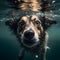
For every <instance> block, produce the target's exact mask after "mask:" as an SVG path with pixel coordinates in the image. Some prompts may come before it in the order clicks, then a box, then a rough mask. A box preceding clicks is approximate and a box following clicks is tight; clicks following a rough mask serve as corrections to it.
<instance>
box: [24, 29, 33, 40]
mask: <svg viewBox="0 0 60 60" xmlns="http://www.w3.org/2000/svg"><path fill="white" fill-rule="evenodd" d="M24 37H25V38H26V39H32V38H33V37H34V31H33V30H28V31H26V32H25V33H24Z"/></svg>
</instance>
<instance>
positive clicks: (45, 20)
mask: <svg viewBox="0 0 60 60" xmlns="http://www.w3.org/2000/svg"><path fill="white" fill-rule="evenodd" d="M42 22H43V24H42V25H43V27H44V29H45V30H46V29H47V28H48V27H50V26H51V25H52V24H56V23H57V22H56V21H55V20H52V19H50V18H47V17H44V18H43V21H42Z"/></svg>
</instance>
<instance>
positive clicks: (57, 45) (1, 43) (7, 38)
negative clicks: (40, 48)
mask: <svg viewBox="0 0 60 60" xmlns="http://www.w3.org/2000/svg"><path fill="white" fill-rule="evenodd" d="M59 2H60V1H59V0H56V3H59ZM58 8H60V6H57V7H56V14H57V15H58V16H57V17H55V19H56V21H57V24H56V25H52V26H51V27H50V28H49V29H48V30H47V32H48V34H49V40H48V46H49V47H50V49H49V50H47V60H60V18H59V17H60V16H59V14H60V12H59V11H58ZM6 9H8V6H7V5H6V2H5V0H0V12H3V11H5V10H6ZM6 12H7V11H5V12H3V14H4V13H6ZM0 16H1V17H0V20H1V18H2V14H1V13H0ZM19 50H20V44H19V42H18V41H17V38H16V36H15V35H14V34H13V33H12V31H10V29H9V27H8V26H6V25H5V23H4V22H0V60H18V54H19ZM23 60H39V58H38V59H34V58H33V57H32V56H31V55H30V54H29V53H25V56H24V59H23Z"/></svg>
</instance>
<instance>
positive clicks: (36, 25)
mask: <svg viewBox="0 0 60 60" xmlns="http://www.w3.org/2000/svg"><path fill="white" fill-rule="evenodd" d="M54 23H56V21H54V20H49V19H48V18H45V17H42V18H41V17H39V16H37V15H26V16H22V17H21V18H20V19H18V20H16V19H12V20H9V21H7V22H6V24H7V25H9V26H10V27H11V28H12V29H13V30H14V32H15V33H16V34H17V35H18V36H19V37H20V38H21V43H23V45H24V46H26V47H33V46H35V45H38V44H41V41H43V40H44V38H45V30H46V29H47V28H48V27H49V26H51V24H54Z"/></svg>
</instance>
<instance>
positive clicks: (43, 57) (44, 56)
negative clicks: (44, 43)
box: [41, 47, 46, 60]
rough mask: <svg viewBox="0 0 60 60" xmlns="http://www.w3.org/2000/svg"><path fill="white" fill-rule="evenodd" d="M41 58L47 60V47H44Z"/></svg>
mask: <svg viewBox="0 0 60 60" xmlns="http://www.w3.org/2000/svg"><path fill="white" fill-rule="evenodd" d="M41 60H46V49H45V48H44V47H43V48H42V51H41Z"/></svg>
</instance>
